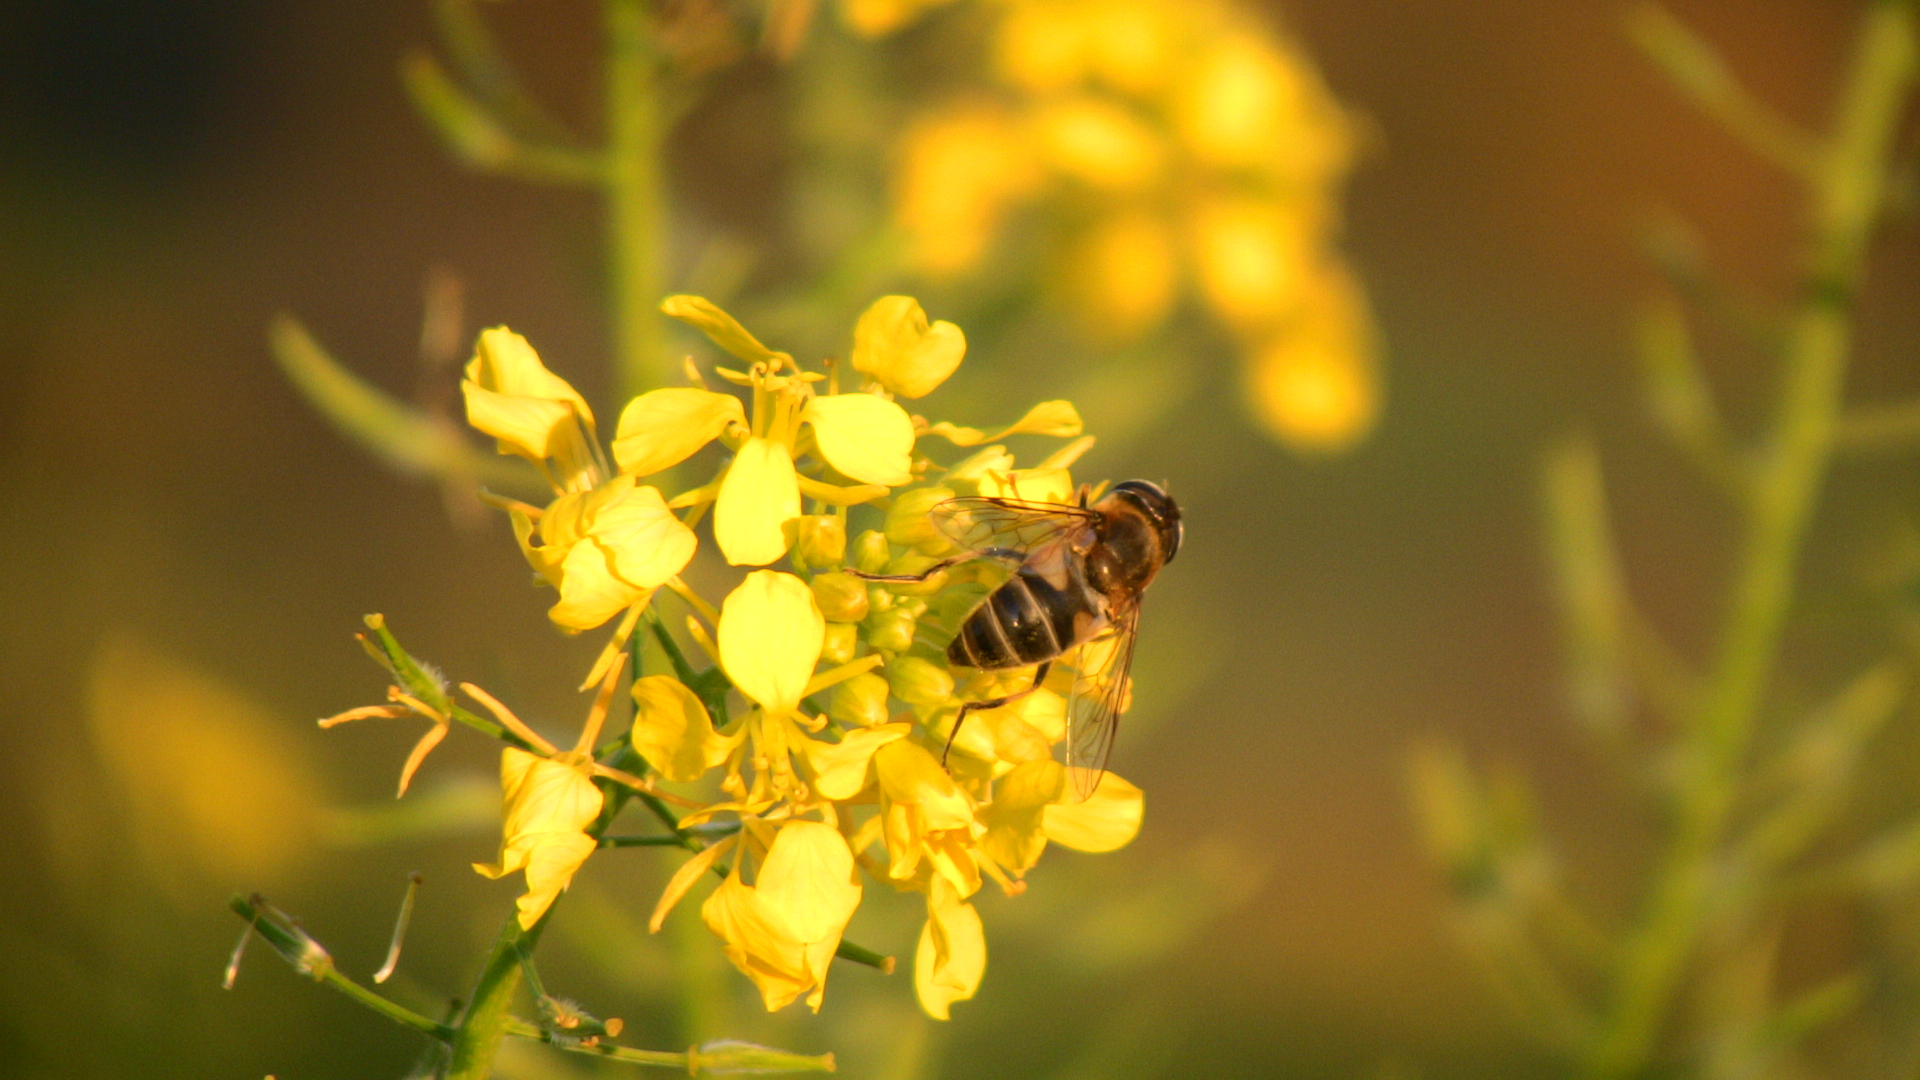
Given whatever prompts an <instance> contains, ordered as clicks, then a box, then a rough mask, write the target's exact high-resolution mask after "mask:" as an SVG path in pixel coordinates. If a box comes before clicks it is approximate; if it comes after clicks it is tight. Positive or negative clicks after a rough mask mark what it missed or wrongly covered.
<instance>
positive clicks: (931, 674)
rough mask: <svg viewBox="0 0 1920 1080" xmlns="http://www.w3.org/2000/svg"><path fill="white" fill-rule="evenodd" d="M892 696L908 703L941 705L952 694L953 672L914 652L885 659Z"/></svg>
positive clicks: (951, 696)
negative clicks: (887, 660)
mask: <svg viewBox="0 0 1920 1080" xmlns="http://www.w3.org/2000/svg"><path fill="white" fill-rule="evenodd" d="M887 683H888V685H890V686H892V687H893V696H894V697H897V698H899V699H900V700H901V701H904V702H906V703H907V704H909V705H941V704H944V703H946V702H947V701H949V700H951V699H952V698H953V676H952V675H950V674H948V673H947V671H946V669H945V668H942V667H941V666H940V665H938V664H935V663H933V662H932V661H930V660H922V659H920V658H919V657H917V656H896V657H894V658H893V659H892V660H891V661H889V662H888V663H887Z"/></svg>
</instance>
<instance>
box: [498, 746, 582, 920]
mask: <svg viewBox="0 0 1920 1080" xmlns="http://www.w3.org/2000/svg"><path fill="white" fill-rule="evenodd" d="M500 786H501V788H502V790H503V793H504V794H503V799H502V801H503V804H504V807H503V808H504V811H505V814H504V816H505V821H504V822H503V824H502V826H501V834H502V838H501V845H500V859H499V861H498V862H497V863H495V864H494V865H492V866H487V865H483V864H480V863H475V864H474V867H473V868H474V869H475V870H477V871H479V872H480V873H482V874H484V875H486V876H487V877H491V878H499V877H503V876H505V875H507V874H510V873H513V872H514V871H516V870H525V871H526V876H527V892H526V894H525V895H524V896H522V897H521V898H520V900H519V903H518V907H519V911H520V925H521V927H522V928H526V929H531V928H532V926H533V924H534V923H536V922H538V921H539V920H540V916H541V915H543V914H545V913H546V910H547V908H548V907H549V906H550V905H551V904H552V903H553V900H554V897H556V896H558V895H560V892H561V891H562V890H563V889H565V888H566V887H567V884H568V883H569V882H570V881H572V880H573V874H574V872H575V871H576V870H578V869H579V868H580V865H581V864H582V863H584V862H586V860H587V856H589V855H591V854H593V851H594V848H595V847H596V846H597V842H596V841H595V840H594V839H593V838H592V837H590V836H587V835H586V834H585V832H584V831H583V830H584V829H585V828H586V827H587V826H588V825H589V824H591V823H592V822H593V820H594V819H595V818H596V817H598V816H599V815H600V808H601V805H602V802H603V799H602V796H601V794H600V789H599V788H598V787H596V786H594V783H593V780H592V776H591V773H590V771H589V770H588V768H586V767H583V766H582V765H580V764H569V763H567V762H564V761H557V760H553V759H550V758H543V757H540V756H538V755H536V754H530V753H528V752H526V751H524V750H520V749H517V748H513V747H509V748H508V749H506V750H505V751H503V752H502V754H501V756H500Z"/></svg>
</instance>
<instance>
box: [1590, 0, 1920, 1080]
mask: <svg viewBox="0 0 1920 1080" xmlns="http://www.w3.org/2000/svg"><path fill="white" fill-rule="evenodd" d="M1914 48H1915V42H1914V25H1913V12H1912V10H1911V9H1910V7H1909V6H1908V5H1907V4H1906V3H1902V2H1895V0H1881V2H1879V3H1877V4H1875V5H1874V7H1873V8H1872V10H1871V11H1870V12H1869V14H1868V16H1867V18H1866V22H1865V25H1864V27H1863V30H1862V33H1861V36H1860V39H1859V45H1858V49H1857V51H1856V53H1855V55H1854V60H1853V65H1852V68H1851V71H1850V74H1849V77H1848V80H1847V85H1846V86H1845V88H1844V90H1843V92H1842V94H1841V97H1840V101H1839V104H1838V108H1837V114H1836V123H1835V127H1834V132H1833V136H1832V139H1831V142H1830V144H1829V146H1828V148H1827V150H1826V153H1825V154H1824V155H1823V156H1822V158H1821V159H1820V161H1819V167H1818V168H1817V169H1816V170H1815V172H1814V175H1813V178H1812V197H1813V223H1812V224H1813V230H1812V235H1813V247H1812V251H1811V255H1810V258H1809V260H1808V263H1807V268H1806V285H1805V288H1806V295H1805V298H1804V299H1803V301H1802V303H1801V305H1800V308H1799V310H1798V312H1797V313H1796V315H1795V317H1794V319H1793V322H1792V325H1791V327H1790V330H1789V334H1788V341H1787V345H1788V348H1787V354H1786V357H1785V371H1784V380H1783V382H1782V385H1781V391H1780V400H1779V405H1778V412H1777V415H1776V418H1775V421H1774V424H1773V427H1772V429H1771V432H1770V437H1769V440H1768V442H1767V444H1766V446H1765V447H1764V449H1763V452H1762V454H1761V455H1760V456H1759V458H1758V460H1757V461H1756V464H1755V471H1754V479H1755V483H1754V486H1753V498H1752V500H1751V501H1750V502H1749V504H1748V505H1747V507H1746V520H1745V522H1744V528H1743V532H1742V536H1741V540H1740V546H1739V549H1738V553H1737V556H1736V562H1735V566H1734V570H1733V575H1732V583H1731V596H1730V602H1729V606H1728V609H1727V611H1726V614H1725V616H1724V622H1723V624H1722V630H1721V634H1720V642H1719V645H1718V647H1717V648H1716V650H1715V655H1714V661H1713V664H1712V667H1711V669H1710V671H1709V673H1708V677H1707V679H1706V682H1705V685H1704V687H1703V691H1702V694H1701V698H1700V702H1699V704H1698V706H1697V708H1696V710H1695V712H1694V715H1693V716H1692V717H1690V718H1689V723H1688V726H1687V729H1686V731H1685V732H1684V733H1683V735H1682V742H1683V746H1682V750H1683V757H1682V767H1683V770H1684V772H1683V774H1682V777H1681V779H1680V780H1679V781H1678V782H1677V783H1676V802H1675V805H1674V806H1673V807H1672V813H1673V819H1674V820H1673V826H1672V831H1671V833H1670V836H1669V839H1668V843H1667V849H1666V851H1665V852H1664V853H1663V855H1662V858H1661V863H1660V866H1659V870H1658V875H1657V878H1656V881H1655V883H1654V886H1653V889H1652V892H1651V895H1650V897H1649V899H1648V902H1647V905H1646V907H1645V908H1644V910H1643V913H1642V916H1641V918H1640V919H1639V921H1638V923H1637V925H1636V926H1634V927H1633V928H1632V930H1631V931H1630V932H1629V934H1628V937H1627V940H1626V942H1625V943H1624V947H1623V950H1622V954H1621V962H1620V965H1619V968H1618V969H1617V971H1616V973H1615V983H1614V986H1613V992H1612V996H1613V1001H1612V1006H1611V1008H1610V1010H1609V1012H1608V1014H1607V1015H1606V1016H1605V1017H1604V1019H1603V1024H1602V1029H1601V1033H1600V1037H1599V1038H1598V1039H1597V1040H1596V1042H1595V1043H1594V1046H1593V1050H1592V1053H1591V1055H1590V1057H1589V1059H1588V1060H1587V1061H1586V1062H1585V1063H1584V1064H1585V1072H1586V1073H1587V1075H1589V1076H1592V1077H1597V1078H1616V1077H1627V1076H1636V1075H1640V1074H1642V1073H1644V1072H1645V1070H1646V1069H1647V1067H1648V1065H1649V1063H1650V1061H1651V1059H1652V1057H1653V1054H1654V1051H1655V1048H1656V1046H1657V1044H1658V1042H1659V1039H1660V1037H1661V1035H1662V1033H1663V1031H1664V1030H1665V1027H1666V1023H1667V1019H1668V1017H1669V1015H1670V1014H1671V1012H1672V1010H1673V1006H1674V1001H1675V999H1676V997H1677V996H1678V994H1679V992H1680V989H1681V987H1682V985H1683V982H1684V977H1685V972H1686V968H1687V965H1688V962H1689V960H1690V959H1691V958H1692V957H1693V956H1694V954H1695V953H1696V951H1697V949H1698V946H1699V943H1700V940H1701V938H1702V936H1703V934H1704V933H1705V931H1706V929H1707V927H1708V926H1709V925H1710V924H1711V923H1712V922H1713V921H1714V920H1715V918H1716V916H1718V915H1722V914H1724V913H1723V912H1720V911H1718V910H1717V904H1718V901H1719V894H1718V892H1717V890H1716V888H1715V886H1714V883H1715V878H1716V871H1717V869H1718V866H1719V863H1720V861H1721V853H1722V847H1723V845H1724V842H1725V840H1726V837H1727V832H1728V826H1729V819H1730V817H1731V814H1732V811H1733V808H1734V805H1735V801H1736V799H1737V797H1738V794H1739V791H1740V782H1741V778H1742V775H1743V773H1744V770H1745V768H1746V766H1747V758H1748V752H1749V749H1750V745H1751V742H1752V737H1753V732H1754V728H1755V726H1756V723H1757V721H1758V717H1759V711H1760V704H1761V701H1762V698H1763V697H1764V695H1765V693H1766V690H1767V687H1768V684H1769V682H1770V681H1771V677H1772V673H1773V669H1774V665H1775V661H1776V658H1777V655H1778V652H1779V647H1780V638H1781V631H1782V628H1783V626H1784V624H1785V621H1786V617H1787V614H1788V611H1789V609H1790V607H1791V604H1792V599H1793V584H1794V576H1795V571H1796V568H1797V566H1798V562H1799V554H1800V549H1801V546H1802V543H1803V541H1804V539H1805V536H1806V531H1807V527H1808V524H1809V522H1810V521H1811V519H1812V515H1813V512H1814V509H1815V507H1816V506H1817V504H1818V501H1819V495H1820V489H1821V485H1822V481H1823V480H1824V478H1825V475H1826V472H1827V468H1828V465H1829V462H1830V459H1831V458H1832V455H1833V450H1834V432H1835V427H1836V422H1837V419H1838V417H1839V415H1840V408H1841V392H1842V389H1843V386H1844V381H1845V374H1846V365H1847V358H1848V353H1849V350H1850V348H1851V341H1852V338H1851V329H1852V328H1851V321H1850V320H1851V308H1852V298H1853V295H1854V292H1855V290H1856V288H1857V286H1858V284H1859V281H1860V278H1861V275H1862V273H1863V271H1864V263H1865V252H1866V249H1867V244H1868V241H1869V239H1870V237H1871V234H1872V231H1873V226H1874V224H1875V222H1876V221H1877V220H1878V218H1879V216H1880V213H1881V211H1882V209H1883V206H1884V194H1885V184H1886V178H1887V175H1888V170H1889V168H1890V162H1891V153H1890V150H1891V143H1892V140H1893V136H1894V133H1895V132H1896V130H1897V127H1898V122H1899V119H1900V114H1901V109H1902V105H1903V103H1904V101H1905V99H1906V96H1907V94H1908V92H1909V90H1910V88H1911V85H1912V82H1913V77H1914Z"/></svg>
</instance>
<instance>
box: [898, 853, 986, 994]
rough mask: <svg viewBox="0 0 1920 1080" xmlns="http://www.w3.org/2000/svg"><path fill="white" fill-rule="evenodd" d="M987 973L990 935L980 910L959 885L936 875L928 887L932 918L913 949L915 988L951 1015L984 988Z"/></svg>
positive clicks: (929, 907) (928, 917) (915, 991)
mask: <svg viewBox="0 0 1920 1080" xmlns="http://www.w3.org/2000/svg"><path fill="white" fill-rule="evenodd" d="M986 972H987V935H986V932H985V930H983V929H982V928H981V926H980V914H979V912H976V911H975V910H973V905H972V904H969V903H967V902H966V901H965V900H964V899H963V898H962V897H961V896H960V894H959V892H957V891H956V890H955V889H954V887H953V886H952V885H951V884H949V883H948V882H947V881H946V880H944V879H942V878H935V879H934V881H933V884H932V887H931V888H930V889H928V891H927V922H926V925H925V926H924V927H922V928H921V930H920V944H919V947H918V948H916V949H915V950H914V954H913V989H914V993H915V994H916V995H918V997H919V998H920V1007H921V1008H922V1009H925V1010H926V1011H927V1015H928V1016H931V1017H933V1018H934V1019H935V1020H945V1019H947V1017H948V1012H949V1010H950V1008H951V1007H952V1005H953V1003H954V1002H956V1001H966V1000H969V999H970V998H972V997H973V995H974V993H975V992H977V991H978V990H979V989H980V978H981V976H983V975H985V974H986Z"/></svg>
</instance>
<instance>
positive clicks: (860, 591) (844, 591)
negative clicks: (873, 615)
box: [812, 570, 867, 623]
mask: <svg viewBox="0 0 1920 1080" xmlns="http://www.w3.org/2000/svg"><path fill="white" fill-rule="evenodd" d="M812 584H813V600H814V603H817V604H819V605H820V614H822V615H824V616H826V618H827V621H828V622H844V623H855V622H859V621H860V620H861V619H864V618H866V617H867V583H866V582H864V581H861V580H860V579H859V578H857V577H854V576H853V575H852V574H849V573H847V572H846V571H844V570H842V571H835V572H834V573H831V574H815V575H813V583H812Z"/></svg>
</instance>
